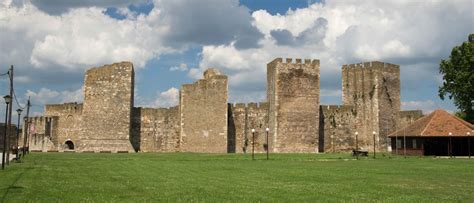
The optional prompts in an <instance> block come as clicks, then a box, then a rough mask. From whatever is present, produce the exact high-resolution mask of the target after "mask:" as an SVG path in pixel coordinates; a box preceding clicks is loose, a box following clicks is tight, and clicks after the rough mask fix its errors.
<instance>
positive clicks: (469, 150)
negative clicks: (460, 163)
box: [467, 132, 471, 158]
mask: <svg viewBox="0 0 474 203" xmlns="http://www.w3.org/2000/svg"><path fill="white" fill-rule="evenodd" d="M467 154H468V155H469V158H471V133H470V132H467Z"/></svg>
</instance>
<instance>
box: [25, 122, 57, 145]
mask: <svg viewBox="0 0 474 203" xmlns="http://www.w3.org/2000/svg"><path fill="white" fill-rule="evenodd" d="M58 120H59V119H58V117H57V116H51V117H49V116H48V117H45V116H41V117H30V118H28V119H27V121H28V123H29V127H28V129H27V130H28V135H29V136H28V137H29V139H28V146H29V149H30V150H31V151H42V152H47V151H58V143H57V139H56V138H57V135H58V125H57V124H58ZM23 133H25V131H24V132H23Z"/></svg>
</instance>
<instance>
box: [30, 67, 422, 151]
mask: <svg viewBox="0 0 474 203" xmlns="http://www.w3.org/2000/svg"><path fill="white" fill-rule="evenodd" d="M133 90H134V70H133V65H132V64H131V63H130V62H122V63H115V64H111V65H105V66H103V67H99V68H93V69H90V70H88V71H87V72H86V76H85V82H84V104H76V103H66V104H52V105H46V106H45V116H43V117H31V118H28V123H29V127H28V128H27V129H28V130H26V131H28V132H29V135H30V136H29V143H30V148H31V149H32V150H37V151H70V150H75V151H82V152H84V151H94V152H100V151H107V152H108V151H110V152H125V151H126V152H132V151H137V152H138V151H140V152H177V151H182V152H209V153H226V152H228V153H244V152H247V153H248V152H251V150H252V144H254V146H255V151H256V152H264V151H265V149H264V144H265V143H266V140H265V136H266V131H265V129H266V128H267V127H268V128H269V149H270V151H272V152H311V153H313V152H341V151H343V152H347V151H351V150H352V149H354V148H356V145H358V146H359V148H362V149H367V150H372V149H373V146H374V143H373V135H372V132H373V131H375V132H376V143H375V144H376V146H377V150H379V151H380V150H382V151H384V150H386V149H387V147H388V146H387V144H388V143H387V142H386V136H387V134H388V133H389V132H391V131H393V130H395V129H397V128H401V127H403V126H405V125H408V124H410V123H412V122H414V121H415V120H416V119H418V118H419V117H421V116H422V114H421V111H400V69H399V66H398V65H394V64H388V63H382V62H377V61H374V62H366V63H359V64H350V65H344V66H343V67H342V92H343V95H342V96H343V105H320V103H319V101H320V99H319V97H320V65H319V60H304V61H302V60H301V59H296V60H295V61H293V60H292V59H286V61H283V59H281V58H277V59H275V60H273V61H272V62H270V63H269V64H268V65H267V102H261V103H248V104H243V103H237V104H228V79H227V76H225V75H223V74H221V73H220V72H219V71H218V70H216V69H208V70H206V71H205V72H204V78H203V79H200V80H198V81H196V82H195V83H193V84H185V85H183V86H182V88H181V90H180V101H179V105H178V106H175V107H171V108H142V107H134V101H133V97H134V92H133ZM252 129H255V131H256V132H255V134H252ZM355 132H358V138H357V139H356V136H355ZM253 135H255V139H252V138H253ZM253 141H255V142H253Z"/></svg>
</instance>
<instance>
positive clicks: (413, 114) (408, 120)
mask: <svg viewBox="0 0 474 203" xmlns="http://www.w3.org/2000/svg"><path fill="white" fill-rule="evenodd" d="M421 117H423V111H421V110H408V111H400V112H399V118H398V126H397V129H401V128H404V127H406V126H408V125H410V124H412V123H413V122H415V121H416V120H418V119H419V118H421Z"/></svg>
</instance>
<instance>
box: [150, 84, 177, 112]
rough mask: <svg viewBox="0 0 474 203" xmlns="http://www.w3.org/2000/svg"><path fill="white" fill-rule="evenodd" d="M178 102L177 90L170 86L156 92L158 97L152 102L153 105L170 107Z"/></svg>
mask: <svg viewBox="0 0 474 203" xmlns="http://www.w3.org/2000/svg"><path fill="white" fill-rule="evenodd" d="M178 103H179V90H178V89H177V88H174V87H172V88H170V89H168V90H166V91H164V92H159V93H158V98H156V100H155V102H154V106H155V107H172V106H176V105H178Z"/></svg>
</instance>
